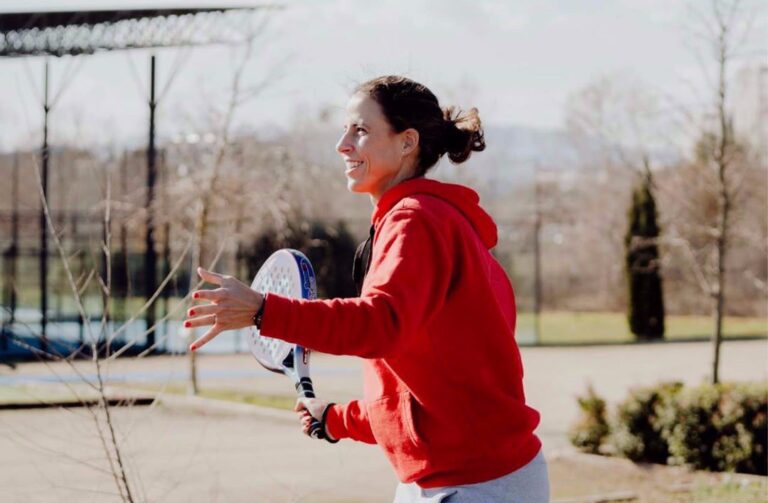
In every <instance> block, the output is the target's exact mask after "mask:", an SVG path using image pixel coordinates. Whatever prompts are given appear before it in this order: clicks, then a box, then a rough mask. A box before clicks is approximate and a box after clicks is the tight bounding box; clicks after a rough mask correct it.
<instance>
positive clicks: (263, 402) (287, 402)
mask: <svg viewBox="0 0 768 503" xmlns="http://www.w3.org/2000/svg"><path fill="white" fill-rule="evenodd" d="M131 387H132V388H134V389H142V390H147V391H152V392H160V393H170V394H174V395H186V394H188V393H189V388H188V385H187V384H186V383H178V382H174V383H169V384H166V385H157V386H156V385H146V384H138V385H137V384H134V385H131ZM287 389H288V390H290V387H289V388H287ZM197 396H199V397H203V398H213V399H216V400H226V401H228V402H239V403H247V404H251V405H260V406H262V407H272V408H273V409H283V410H293V407H294V406H295V405H296V395H295V394H293V393H289V394H288V395H267V394H263V393H248V392H243V391H239V390H233V389H225V388H200V389H198V393H197ZM161 400H162V397H161Z"/></svg>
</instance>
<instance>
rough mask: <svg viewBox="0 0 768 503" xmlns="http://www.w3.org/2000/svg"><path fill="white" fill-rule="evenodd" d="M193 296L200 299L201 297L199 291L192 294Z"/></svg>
mask: <svg viewBox="0 0 768 503" xmlns="http://www.w3.org/2000/svg"><path fill="white" fill-rule="evenodd" d="M192 298H193V299H199V298H200V294H199V293H196V294H194V295H193V296H192Z"/></svg>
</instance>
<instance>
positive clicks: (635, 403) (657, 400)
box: [612, 383, 682, 463]
mask: <svg viewBox="0 0 768 503" xmlns="http://www.w3.org/2000/svg"><path fill="white" fill-rule="evenodd" d="M681 387H682V384H681V383H663V384H660V385H658V386H654V387H650V388H639V389H634V390H631V391H630V393H629V396H628V397H627V398H626V400H624V402H622V403H621V404H619V406H618V410H617V418H616V426H615V428H614V434H613V436H612V443H613V445H614V446H615V448H616V450H617V452H618V453H619V454H621V455H622V456H625V457H627V458H629V459H631V460H632V461H640V462H646V463H666V462H667V458H668V457H669V449H668V447H667V441H666V439H665V438H664V436H663V432H662V421H661V420H660V418H661V417H662V416H663V414H664V412H665V410H666V409H667V407H668V406H669V404H670V403H671V402H673V400H674V398H675V396H676V395H677V394H678V392H679V391H680V389H681Z"/></svg>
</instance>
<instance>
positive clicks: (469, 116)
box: [443, 107, 485, 164]
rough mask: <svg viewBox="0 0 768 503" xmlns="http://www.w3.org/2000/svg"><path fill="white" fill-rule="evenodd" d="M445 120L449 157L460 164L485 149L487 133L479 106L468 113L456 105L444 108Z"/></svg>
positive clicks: (446, 146)
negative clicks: (479, 113) (473, 153)
mask: <svg viewBox="0 0 768 503" xmlns="http://www.w3.org/2000/svg"><path fill="white" fill-rule="evenodd" d="M443 119H444V121H445V151H446V153H447V154H448V159H450V160H451V162H452V163H454V164H460V163H462V162H464V161H466V160H467V159H469V156H470V155H471V154H472V152H482V151H483V150H485V133H484V132H483V125H482V123H481V122H480V115H478V112H477V108H470V109H469V110H468V111H467V112H466V113H464V112H463V111H462V110H460V109H457V108H455V107H448V108H446V109H445V110H443Z"/></svg>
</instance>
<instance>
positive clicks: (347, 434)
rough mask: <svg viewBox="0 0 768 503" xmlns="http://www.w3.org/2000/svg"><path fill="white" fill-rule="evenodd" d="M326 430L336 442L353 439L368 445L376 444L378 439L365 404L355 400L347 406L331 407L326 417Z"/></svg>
mask: <svg viewBox="0 0 768 503" xmlns="http://www.w3.org/2000/svg"><path fill="white" fill-rule="evenodd" d="M325 428H326V430H328V433H330V434H331V436H332V437H333V438H335V439H336V440H341V439H343V438H351V439H352V440H357V441H358V442H365V443H366V444H375V443H376V439H375V438H374V436H373V431H371V424H370V423H369V422H368V411H367V410H366V409H365V402H363V401H362V400H353V401H351V402H349V403H347V404H345V405H331V406H330V408H329V409H328V413H327V414H326V416H325Z"/></svg>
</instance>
